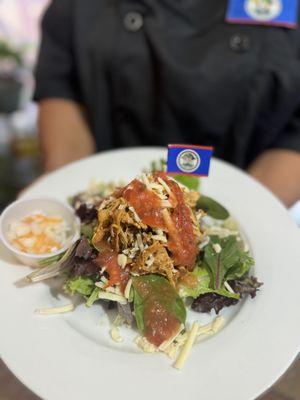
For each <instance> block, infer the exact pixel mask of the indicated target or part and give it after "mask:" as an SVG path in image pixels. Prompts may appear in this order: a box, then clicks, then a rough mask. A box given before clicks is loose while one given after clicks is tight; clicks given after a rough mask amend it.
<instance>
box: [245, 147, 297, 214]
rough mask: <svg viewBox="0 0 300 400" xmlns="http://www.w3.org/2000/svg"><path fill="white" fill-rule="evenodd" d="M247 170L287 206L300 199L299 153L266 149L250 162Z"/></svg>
mask: <svg viewBox="0 0 300 400" xmlns="http://www.w3.org/2000/svg"><path fill="white" fill-rule="evenodd" d="M248 172H249V173H250V175H252V176H253V177H254V178H256V179H257V180H258V181H259V182H261V183H262V184H263V185H265V186H266V187H267V188H269V189H270V190H271V191H272V192H273V193H274V194H275V195H276V196H277V197H278V198H279V199H280V200H281V201H282V202H283V203H284V204H285V205H286V206H287V207H290V206H292V205H293V204H294V203H296V201H297V200H299V199H300V153H298V152H296V151H291V150H284V149H272V150H268V151H266V152H264V153H262V154H261V155H260V156H259V157H258V158H257V159H256V160H255V161H254V162H253V163H252V164H251V166H250V168H249V170H248Z"/></svg>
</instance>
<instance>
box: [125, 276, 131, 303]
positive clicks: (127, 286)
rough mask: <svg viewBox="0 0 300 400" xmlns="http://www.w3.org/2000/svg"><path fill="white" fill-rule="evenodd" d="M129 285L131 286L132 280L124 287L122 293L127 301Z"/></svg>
mask: <svg viewBox="0 0 300 400" xmlns="http://www.w3.org/2000/svg"><path fill="white" fill-rule="evenodd" d="M131 285H132V279H131V278H130V279H129V281H128V282H127V285H126V287H125V291H124V297H125V298H126V299H129V297H130V289H131Z"/></svg>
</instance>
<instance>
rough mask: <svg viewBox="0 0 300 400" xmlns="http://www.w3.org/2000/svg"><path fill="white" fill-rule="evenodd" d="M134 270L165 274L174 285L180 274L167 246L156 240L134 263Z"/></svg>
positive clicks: (137, 272) (142, 272)
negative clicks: (175, 267)
mask: <svg viewBox="0 0 300 400" xmlns="http://www.w3.org/2000/svg"><path fill="white" fill-rule="evenodd" d="M132 272H133V273H136V274H139V275H143V274H150V273H157V274H160V275H164V276H166V277H167V278H168V280H169V281H170V283H171V284H172V285H173V286H175V282H176V278H177V275H178V273H177V271H176V270H175V269H174V266H173V262H172V260H171V258H170V256H169V255H168V252H167V250H166V248H165V246H164V245H163V244H161V243H159V242H155V243H154V244H153V245H151V246H150V247H148V248H147V249H145V250H144V251H142V252H141V253H140V255H139V256H138V257H137V259H136V262H135V263H134V264H133V268H132Z"/></svg>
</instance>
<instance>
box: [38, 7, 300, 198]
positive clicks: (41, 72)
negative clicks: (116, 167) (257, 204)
mask: <svg viewBox="0 0 300 400" xmlns="http://www.w3.org/2000/svg"><path fill="white" fill-rule="evenodd" d="M249 1H250V0H248V2H249ZM253 1H254V0H253ZM276 1H278V0H276ZM255 3H257V0H255ZM228 4H229V2H228V1H226V0H210V1H209V2H208V1H206V0H189V1H182V0H176V1H175V0H162V1H154V0H140V1H133V0H119V1H117V0H108V1H102V2H99V1H98V0H86V1H82V0H53V1H52V2H51V4H50V6H49V8H48V9H47V11H46V13H45V15H44V18H43V21H42V41H41V47H40V53H39V57H38V63H37V67H36V91H35V95H34V98H35V100H36V101H37V102H38V103H39V131H40V141H41V147H42V151H43V154H44V160H45V170H46V171H50V170H53V169H55V168H58V167H60V166H62V165H64V164H66V163H68V162H71V161H74V160H77V159H80V158H82V157H85V156H88V155H90V154H92V153H94V152H95V151H102V150H106V149H110V148H115V147H123V146H138V145H146V146H147V145H167V144H168V143H189V144H192V143H193V144H202V145H212V146H214V155H215V156H217V157H221V158H222V159H224V160H226V161H228V162H230V163H232V164H235V165H237V166H238V167H241V168H243V169H245V170H247V171H248V172H249V173H250V174H251V175H252V176H254V177H255V178H256V179H258V180H259V181H261V182H262V183H263V184H264V185H265V186H267V187H268V188H269V189H270V190H272V191H273V192H274V193H275V194H276V195H277V196H278V197H279V198H280V199H281V200H282V201H283V202H284V203H285V204H286V205H291V204H292V203H294V202H295V201H296V200H297V199H299V198H300V31H299V28H298V27H297V28H296V29H288V28H284V27H281V26H275V25H272V24H271V25H267V24H264V25H256V24H250V25H249V24H244V23H230V22H228V21H226V20H225V16H226V12H227V10H228Z"/></svg>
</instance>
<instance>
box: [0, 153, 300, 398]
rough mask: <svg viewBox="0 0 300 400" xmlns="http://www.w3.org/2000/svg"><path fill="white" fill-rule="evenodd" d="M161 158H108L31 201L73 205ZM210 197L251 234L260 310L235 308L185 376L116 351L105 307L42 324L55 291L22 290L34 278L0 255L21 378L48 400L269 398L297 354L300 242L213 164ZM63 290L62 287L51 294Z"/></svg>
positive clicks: (277, 209) (130, 349)
mask: <svg viewBox="0 0 300 400" xmlns="http://www.w3.org/2000/svg"><path fill="white" fill-rule="evenodd" d="M162 156H165V151H164V150H161V149H153V148H152V149H149V148H143V149H138V148H137V149H130V150H120V151H112V152H107V153H103V154H100V155H96V156H94V157H91V158H89V159H86V160H83V161H80V162H77V163H74V164H71V165H69V166H67V167H64V168H62V169H60V170H58V171H56V172H54V173H52V174H50V175H48V176H46V177H45V178H43V179H42V180H41V181H39V182H38V183H37V184H36V185H35V186H33V187H32V188H31V189H30V190H28V192H27V193H26V194H25V197H32V196H41V195H42V196H46V195H49V196H55V197H57V198H59V199H62V200H64V199H66V197H67V196H69V195H70V194H73V193H76V192H77V191H79V190H82V189H84V188H85V187H86V185H87V183H88V182H89V181H90V180H91V179H92V178H96V179H99V180H119V179H120V178H123V179H125V180H129V179H131V178H133V177H134V176H135V175H136V174H138V173H139V171H140V170H141V169H142V168H144V167H147V166H148V165H149V163H150V161H152V160H153V159H158V158H160V157H162ZM202 187H203V190H204V191H205V193H207V194H209V195H211V196H213V197H215V198H216V199H218V200H219V201H221V202H222V203H224V204H225V205H226V206H227V207H228V208H229V209H230V210H231V212H233V214H234V215H235V217H236V218H237V219H238V221H239V222H240V225H241V227H242V229H243V230H244V232H245V234H246V236H247V238H248V240H249V242H250V245H251V248H252V250H253V254H254V258H255V261H256V266H255V273H256V275H257V276H258V277H259V280H262V281H263V282H264V286H263V287H262V290H261V291H260V293H259V294H258V295H257V297H256V298H255V299H254V300H250V299H247V300H246V301H245V302H244V304H242V306H241V307H238V308H234V307H233V308H232V310H234V311H231V312H230V313H229V314H228V315H229V320H230V321H229V323H228V324H227V325H226V326H225V328H224V329H223V330H222V331H220V332H219V333H218V334H217V335H215V336H213V337H211V338H209V339H208V340H206V341H204V342H202V343H199V344H198V345H197V346H195V347H194V349H193V351H192V353H191V355H190V357H189V359H188V361H187V364H186V366H185V368H184V370H183V371H181V372H178V371H177V370H175V369H174V368H172V367H171V366H170V364H171V363H170V360H169V359H168V358H166V357H165V356H164V355H147V354H143V353H141V352H139V351H138V350H137V349H136V348H135V347H134V346H133V345H132V344H131V339H132V338H131V337H130V335H128V336H126V337H125V342H124V343H123V344H115V343H114V342H112V341H111V340H110V338H109V335H108V325H107V323H106V321H105V317H104V312H103V310H102V308H101V306H95V307H93V308H92V309H86V308H85V307H84V306H83V305H81V306H79V307H78V309H76V311H75V312H74V313H72V314H69V315H60V316H52V317H42V316H37V315H36V314H34V310H35V309H36V308H39V307H49V306H52V305H56V304H65V303H67V302H68V300H67V299H66V298H65V299H64V298H63V297H62V296H61V295H59V294H57V293H56V290H55V287H53V285H52V286H51V287H49V285H47V284H45V283H42V284H36V285H33V286H30V287H26V288H17V287H16V286H15V285H14V282H15V281H17V280H18V279H19V278H21V277H22V276H24V275H25V274H26V273H27V272H28V271H29V269H28V268H27V267H24V266H20V265H18V264H17V263H16V261H15V260H13V259H11V258H10V256H9V255H8V254H7V253H6V252H5V250H4V249H3V247H1V248H0V259H1V262H0V268H1V269H0V321H1V327H0V351H1V357H2V358H3V360H4V362H6V364H7V365H8V366H9V368H10V369H11V370H12V371H13V372H14V373H15V375H16V376H17V377H18V378H19V379H20V380H21V381H22V382H23V383H25V384H26V385H27V386H28V387H29V388H30V389H31V390H33V391H34V392H35V393H36V394H38V395H39V396H40V397H42V398H43V399H47V400H65V399H72V400H83V399H92V398H98V397H99V398H100V397H101V398H104V397H105V398H112V399H117V398H118V399H126V400H129V399H130V400H135V399H136V400H140V399H142V400H153V399H160V398H167V399H169V398H172V399H173V400H177V399H178V400H179V399H180V400H182V399H185V398H191V399H197V398H202V399H204V400H217V399H222V400H252V399H255V398H256V397H257V396H258V395H260V394H261V393H262V392H264V391H265V390H266V389H267V388H269V387H270V386H271V385H272V384H273V383H274V382H275V381H276V380H277V379H278V378H279V377H280V375H281V374H282V373H283V372H284V371H285V370H286V369H287V368H288V366H289V365H290V364H291V362H292V361H293V359H294V357H295V356H296V354H297V352H298V351H299V343H300V326H299V305H300V290H299V282H300V268H299V260H300V245H299V241H300V240H299V239H300V234H299V232H298V229H297V228H296V226H295V225H294V223H293V222H292V220H291V219H290V217H289V215H288V213H287V212H286V210H285V209H284V207H283V206H282V205H281V204H280V203H279V202H278V201H277V200H276V199H275V198H274V197H273V196H272V195H271V194H270V193H269V192H268V191H267V190H265V189H264V188H263V187H261V186H260V185H259V184H257V183H256V182H255V181H254V180H252V179H251V178H250V177H248V176H247V175H245V174H244V173H242V172H240V171H239V170H237V169H236V168H233V167H232V166H229V165H228V164H226V163H224V162H221V161H218V160H213V163H212V166H211V173H210V177H209V178H206V179H203V186H202ZM55 285H56V286H58V283H57V282H56V281H55V282H54V286H55Z"/></svg>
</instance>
